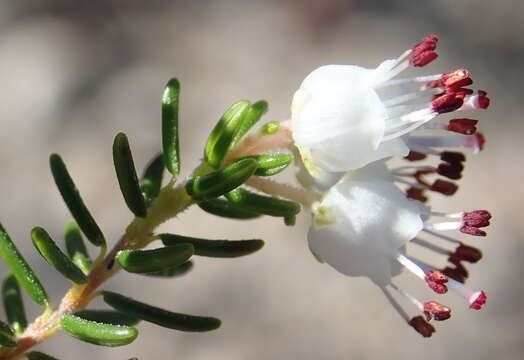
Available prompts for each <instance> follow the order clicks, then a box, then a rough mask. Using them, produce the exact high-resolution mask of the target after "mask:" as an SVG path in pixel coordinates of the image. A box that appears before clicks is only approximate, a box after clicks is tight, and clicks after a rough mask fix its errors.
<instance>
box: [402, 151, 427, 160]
mask: <svg viewBox="0 0 524 360" xmlns="http://www.w3.org/2000/svg"><path fill="white" fill-rule="evenodd" d="M426 157H427V155H426V154H423V153H420V152H417V151H410V152H409V154H408V156H406V157H405V158H404V159H406V160H408V161H419V160H424V159H425V158H426Z"/></svg>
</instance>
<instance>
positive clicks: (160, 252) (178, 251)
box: [116, 244, 195, 274]
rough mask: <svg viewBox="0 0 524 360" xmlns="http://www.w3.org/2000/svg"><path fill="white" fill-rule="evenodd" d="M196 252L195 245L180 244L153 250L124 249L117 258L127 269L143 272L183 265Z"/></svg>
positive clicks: (132, 271)
mask: <svg viewBox="0 0 524 360" xmlns="http://www.w3.org/2000/svg"><path fill="white" fill-rule="evenodd" d="M194 252H195V249H194V248H193V245H191V244H179V245H177V246H172V247H171V246H170V247H163V248H159V249H153V250H123V251H120V252H119V253H118V254H117V256H116V259H117V261H118V264H119V265H120V266H121V267H122V268H123V269H125V270H126V271H128V272H131V273H138V274H143V273H151V272H155V271H162V270H164V269H167V268H172V267H174V266H178V265H182V264H183V263H185V262H186V261H187V260H189V258H190V257H191V256H192V255H193V254H194Z"/></svg>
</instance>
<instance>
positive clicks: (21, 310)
mask: <svg viewBox="0 0 524 360" xmlns="http://www.w3.org/2000/svg"><path fill="white" fill-rule="evenodd" d="M2 301H3V303H4V310H5V314H6V316H7V322H8V323H9V325H10V327H11V328H12V329H13V330H14V333H15V334H16V335H20V334H21V333H23V332H24V330H25V328H26V327H27V317H26V314H25V307H24V302H23V300H22V293H21V291H20V285H19V284H18V280H16V277H15V276H14V275H13V274H9V275H7V276H6V278H5V279H4V281H3V283H2Z"/></svg>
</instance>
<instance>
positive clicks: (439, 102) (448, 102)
mask: <svg viewBox="0 0 524 360" xmlns="http://www.w3.org/2000/svg"><path fill="white" fill-rule="evenodd" d="M431 104H432V107H433V111H435V112H436V113H438V114H444V113H448V112H452V111H455V110H458V109H460V107H461V106H462V105H463V104H464V100H463V98H461V96H458V95H457V94H455V93H452V94H442V95H440V96H438V97H436V98H435V99H433V101H432V103H431Z"/></svg>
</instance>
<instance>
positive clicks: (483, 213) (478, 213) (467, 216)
mask: <svg viewBox="0 0 524 360" xmlns="http://www.w3.org/2000/svg"><path fill="white" fill-rule="evenodd" d="M462 218H463V219H464V221H468V220H473V219H483V220H490V219H491V213H490V212H489V211H487V210H474V211H468V212H465V213H464V215H463V216H462Z"/></svg>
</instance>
